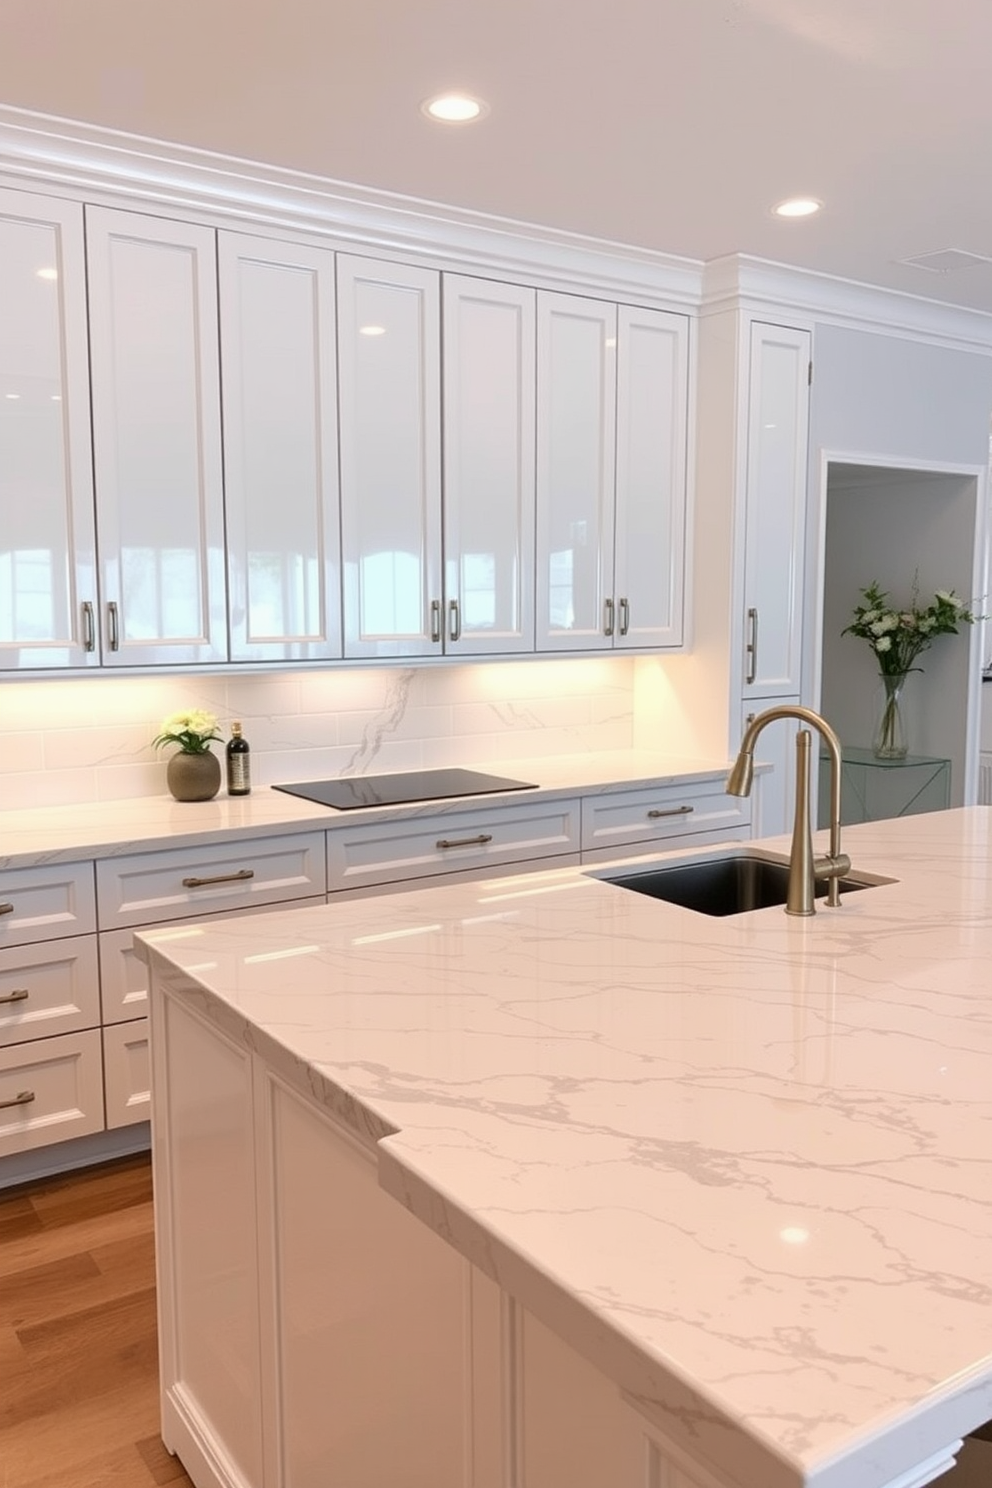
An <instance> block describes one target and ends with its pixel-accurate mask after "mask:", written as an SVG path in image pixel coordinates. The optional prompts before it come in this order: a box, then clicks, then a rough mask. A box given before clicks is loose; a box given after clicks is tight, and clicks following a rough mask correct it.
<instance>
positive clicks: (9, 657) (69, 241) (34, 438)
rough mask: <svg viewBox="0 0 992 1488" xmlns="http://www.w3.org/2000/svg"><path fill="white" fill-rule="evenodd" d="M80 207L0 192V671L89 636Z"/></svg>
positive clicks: (91, 565)
mask: <svg viewBox="0 0 992 1488" xmlns="http://www.w3.org/2000/svg"><path fill="white" fill-rule="evenodd" d="M96 597H97V595H96V554H95V546H94V530H93V487H92V467H91V456H90V421H89V371H88V365H87V344H86V283H85V258H84V252H83V209H82V207H81V206H79V205H78V204H76V203H75V202H66V201H59V200H58V199H56V198H49V197H45V196H34V195H31V194H30V193H28V192H21V191H0V668H5V669H6V668H35V667H86V666H92V665H95V664H96V663H97V662H98V661H99V659H100V658H99V651H98V649H97V643H96V628H95V621H96V608H95V607H96Z"/></svg>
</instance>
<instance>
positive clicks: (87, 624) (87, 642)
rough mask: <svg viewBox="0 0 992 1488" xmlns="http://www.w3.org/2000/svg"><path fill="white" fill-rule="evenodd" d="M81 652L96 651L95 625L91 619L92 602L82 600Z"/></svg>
mask: <svg viewBox="0 0 992 1488" xmlns="http://www.w3.org/2000/svg"><path fill="white" fill-rule="evenodd" d="M83 650H84V651H95V650H96V623H95V621H94V619H93V602H92V600H89V599H84V600H83Z"/></svg>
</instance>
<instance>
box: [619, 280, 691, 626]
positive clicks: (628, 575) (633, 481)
mask: <svg viewBox="0 0 992 1488" xmlns="http://www.w3.org/2000/svg"><path fill="white" fill-rule="evenodd" d="M618 317H619V318H618V325H617V457H616V559H615V567H614V601H615V616H614V645H615V646H617V647H618V648H622V647H631V648H639V649H643V648H644V647H648V646H650V647H662V646H680V645H681V644H682V639H683V590H684V566H685V520H686V449H687V443H688V374H689V322H688V320H687V318H686V317H685V316H684V315H671V314H668V313H666V312H664V311H660V310H644V309H638V308H635V307H633V306H629V305H621V306H620V307H619V311H618Z"/></svg>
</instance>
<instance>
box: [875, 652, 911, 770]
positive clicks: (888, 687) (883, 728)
mask: <svg viewBox="0 0 992 1488" xmlns="http://www.w3.org/2000/svg"><path fill="white" fill-rule="evenodd" d="M908 676H909V673H908V672H883V673H882V675H881V677H880V678H879V688H878V692H877V694H876V698H875V727H874V730H873V731H872V737H871V748H872V753H873V754H874V756H875V758H876V759H889V760H900V759H905V758H906V756H907V754H908V753H909V739H908V737H907V734H906V719H905V717H904V715H903V711H902V699H903V689H904V688H905V685H906V678H907V677H908Z"/></svg>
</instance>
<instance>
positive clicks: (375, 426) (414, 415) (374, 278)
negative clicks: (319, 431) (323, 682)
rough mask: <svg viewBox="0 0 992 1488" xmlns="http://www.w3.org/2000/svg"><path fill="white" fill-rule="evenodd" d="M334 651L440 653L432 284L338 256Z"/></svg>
mask: <svg viewBox="0 0 992 1488" xmlns="http://www.w3.org/2000/svg"><path fill="white" fill-rule="evenodd" d="M337 281H338V358H339V361H338V374H339V378H340V387H339V405H340V444H341V546H342V559H343V563H344V651H345V655H346V656H349V657H352V656H430V655H436V654H439V653H440V650H441V614H440V606H441V567H440V555H441V463H440V425H441V413H440V387H441V380H440V339H439V326H440V285H439V276H438V275H437V274H436V273H434V272H431V271H428V270H424V269H415V268H407V267H404V266H403V265H401V264H388V263H377V262H375V261H374V260H372V259H362V258H352V257H350V256H349V255H347V254H341V255H339V256H338V260H337Z"/></svg>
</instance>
